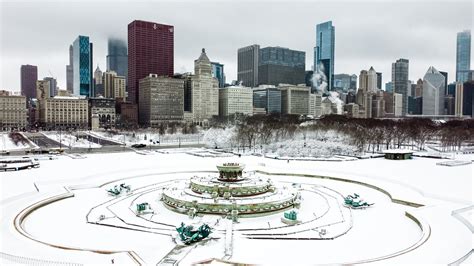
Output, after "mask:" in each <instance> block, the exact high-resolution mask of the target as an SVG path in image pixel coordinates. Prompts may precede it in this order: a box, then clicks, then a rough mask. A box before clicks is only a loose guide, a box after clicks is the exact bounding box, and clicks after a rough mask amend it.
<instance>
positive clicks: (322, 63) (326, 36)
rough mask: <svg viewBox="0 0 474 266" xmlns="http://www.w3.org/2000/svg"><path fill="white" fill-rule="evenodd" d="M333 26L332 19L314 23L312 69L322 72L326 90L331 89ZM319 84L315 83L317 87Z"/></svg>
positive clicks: (333, 48)
mask: <svg viewBox="0 0 474 266" xmlns="http://www.w3.org/2000/svg"><path fill="white" fill-rule="evenodd" d="M335 47H336V45H335V27H334V26H333V25H332V21H327V22H324V23H321V24H318V25H316V46H315V47H314V71H315V72H316V73H318V72H319V73H324V75H325V76H326V80H327V85H328V90H332V87H333V79H334V50H335ZM319 85H320V84H317V86H318V87H319Z"/></svg>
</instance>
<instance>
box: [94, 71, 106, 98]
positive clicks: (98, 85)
mask: <svg viewBox="0 0 474 266" xmlns="http://www.w3.org/2000/svg"><path fill="white" fill-rule="evenodd" d="M93 84H94V97H97V96H99V95H102V96H104V85H103V84H102V70H100V68H99V65H97V68H96V69H95V71H94V83H93Z"/></svg>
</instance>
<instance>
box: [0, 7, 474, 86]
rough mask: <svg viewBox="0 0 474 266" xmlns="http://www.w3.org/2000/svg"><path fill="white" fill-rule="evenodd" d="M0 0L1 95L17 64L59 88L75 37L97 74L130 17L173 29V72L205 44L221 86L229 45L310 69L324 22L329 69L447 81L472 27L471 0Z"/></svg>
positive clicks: (15, 78) (232, 74)
mask: <svg viewBox="0 0 474 266" xmlns="http://www.w3.org/2000/svg"><path fill="white" fill-rule="evenodd" d="M0 2H1V4H0V17H1V18H0V19H1V20H0V30H1V35H0V36H1V39H0V45H1V47H0V51H1V54H0V55H1V56H0V58H1V63H0V64H1V66H0V67H1V69H0V72H1V74H0V81H1V83H0V89H7V90H15V91H18V90H20V66H21V65H23V64H31V65H37V66H38V78H39V79H42V78H43V77H46V76H51V75H53V76H54V77H56V78H57V79H58V85H59V87H60V88H61V89H65V86H66V67H65V66H66V64H67V63H68V49H69V45H70V44H71V43H72V42H73V41H74V39H75V38H76V37H77V36H78V35H87V36H89V37H90V40H91V41H92V42H93V43H94V69H95V67H96V66H97V65H99V66H100V68H101V69H102V70H105V68H106V63H105V57H106V54H107V38H108V37H109V36H113V37H119V38H123V39H124V40H126V37H127V24H128V23H130V22H131V21H133V20H135V19H140V20H147V21H153V22H157V23H163V24H170V25H174V27H175V52H174V58H175V61H174V62H175V64H174V71H175V72H185V71H193V64H194V59H196V58H197V57H199V54H200V51H201V48H203V47H204V48H206V51H207V54H208V56H209V58H210V59H211V60H212V61H218V62H221V63H223V64H224V65H225V67H224V69H225V74H226V76H227V81H228V82H230V81H232V80H234V79H236V77H237V49H238V48H240V47H243V46H247V45H250V44H260V45H261V47H265V46H283V47H288V48H290V49H295V50H301V51H305V52H306V69H308V70H309V69H311V67H312V64H313V47H314V45H315V38H316V36H315V28H316V24H318V23H321V22H325V21H327V20H332V21H333V25H334V26H335V27H336V55H335V73H349V74H357V75H358V74H359V72H360V70H362V69H368V68H370V66H373V67H374V68H375V70H377V71H378V72H382V73H383V82H384V83H385V82H388V81H389V80H390V79H391V63H392V62H394V61H395V60H396V59H398V58H407V59H409V60H410V79H411V80H414V81H416V80H417V79H418V78H422V77H423V75H424V73H425V72H426V71H427V69H428V68H429V66H431V65H433V66H434V67H436V68H437V69H438V70H443V71H447V72H448V73H449V81H450V82H451V81H453V80H454V79H455V62H456V33H457V32H459V31H462V30H465V29H469V30H471V29H472V23H473V22H472V17H473V13H474V12H473V4H472V1H470V0H467V1H438V2H433V1H424V0H419V1H377V2H375V1H349V0H346V1H326V2H323V1H300V2H295V1H290V0H288V1H260V2H257V1H207V2H204V1H141V2H136V1H135V2H133V3H131V2H127V1H118V0H115V1H110V0H102V1H100V0H97V1H89V0H87V1H73V2H67V3H64V1H63V2H61V1H49V2H47V1H33V0H29V1H21V0H20V1H4V0H0ZM473 54H474V50H473V53H472V54H471V55H473ZM471 61H473V60H472V59H471ZM471 68H472V67H471ZM50 72H51V74H50Z"/></svg>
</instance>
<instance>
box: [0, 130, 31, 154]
mask: <svg viewBox="0 0 474 266" xmlns="http://www.w3.org/2000/svg"><path fill="white" fill-rule="evenodd" d="M29 148H31V147H30V145H28V144H27V143H25V144H23V143H21V142H18V143H16V144H15V142H13V141H12V140H11V139H10V137H9V136H8V133H0V151H13V150H24V149H29Z"/></svg>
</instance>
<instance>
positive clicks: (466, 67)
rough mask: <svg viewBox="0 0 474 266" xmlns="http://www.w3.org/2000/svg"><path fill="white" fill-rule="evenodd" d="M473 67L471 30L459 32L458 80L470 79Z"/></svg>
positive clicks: (457, 44) (457, 47) (457, 46)
mask: <svg viewBox="0 0 474 266" xmlns="http://www.w3.org/2000/svg"><path fill="white" fill-rule="evenodd" d="M470 69H471V31H469V30H465V31H462V32H459V33H458V34H457V41H456V82H466V81H468V79H469V78H468V76H469V71H470Z"/></svg>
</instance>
